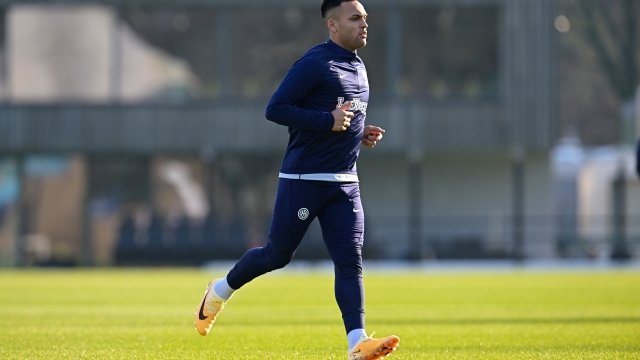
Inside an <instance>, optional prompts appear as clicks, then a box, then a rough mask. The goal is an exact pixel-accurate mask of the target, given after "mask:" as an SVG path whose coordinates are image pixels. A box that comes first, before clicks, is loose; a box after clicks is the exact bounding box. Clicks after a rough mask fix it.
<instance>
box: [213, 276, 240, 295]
mask: <svg viewBox="0 0 640 360" xmlns="http://www.w3.org/2000/svg"><path fill="white" fill-rule="evenodd" d="M213 291H214V292H215V293H216V295H218V297H220V298H222V300H229V299H231V296H233V293H234V292H235V291H236V289H234V288H232V287H231V286H229V283H227V278H226V277H225V278H223V279H222V280H220V281H218V282H217V283H215V284H214V285H213Z"/></svg>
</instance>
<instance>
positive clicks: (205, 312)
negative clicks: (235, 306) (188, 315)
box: [195, 279, 227, 336]
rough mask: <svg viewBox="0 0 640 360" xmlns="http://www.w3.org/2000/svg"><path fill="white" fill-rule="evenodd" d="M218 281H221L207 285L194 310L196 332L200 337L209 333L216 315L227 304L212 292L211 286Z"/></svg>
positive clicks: (215, 281) (214, 281)
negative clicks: (198, 304) (200, 300)
mask: <svg viewBox="0 0 640 360" xmlns="http://www.w3.org/2000/svg"><path fill="white" fill-rule="evenodd" d="M220 280H222V279H216V280H213V281H212V282H210V283H209V285H208V286H207V290H206V291H205V292H204V297H203V298H202V302H201V303H200V306H198V308H197V309H196V314H195V315H196V321H195V324H196V330H198V332H199V333H200V335H202V336H205V335H207V334H208V333H209V330H211V326H212V325H213V322H214V321H216V317H218V314H219V313H220V311H222V309H224V305H225V304H226V303H227V301H226V300H223V299H221V298H219V297H218V295H216V293H215V292H214V291H213V285H215V283H217V282H218V281H220Z"/></svg>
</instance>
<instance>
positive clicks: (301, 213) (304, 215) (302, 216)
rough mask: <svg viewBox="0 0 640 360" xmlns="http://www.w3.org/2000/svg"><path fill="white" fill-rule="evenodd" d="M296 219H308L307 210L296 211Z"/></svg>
mask: <svg viewBox="0 0 640 360" xmlns="http://www.w3.org/2000/svg"><path fill="white" fill-rule="evenodd" d="M298 217H299V218H300V220H307V218H308V217H309V209H307V208H302V209H300V210H298Z"/></svg>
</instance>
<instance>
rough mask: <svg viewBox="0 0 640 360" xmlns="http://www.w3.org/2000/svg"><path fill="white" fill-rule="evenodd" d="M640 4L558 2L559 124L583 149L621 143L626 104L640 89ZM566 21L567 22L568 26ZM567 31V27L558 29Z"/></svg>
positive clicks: (621, 0) (623, 1) (631, 0)
mask: <svg viewBox="0 0 640 360" xmlns="http://www.w3.org/2000/svg"><path fill="white" fill-rule="evenodd" d="M639 5H640V2H639V1H637V0H560V1H559V3H558V12H559V14H561V15H562V16H559V17H558V19H560V18H562V17H563V16H566V18H564V20H565V21H567V23H566V24H558V19H556V28H557V29H558V31H560V32H561V33H562V34H561V35H560V37H559V40H560V49H559V51H560V72H559V77H560V79H559V80H560V108H559V110H560V112H559V118H560V124H561V126H562V129H563V131H562V132H563V135H578V136H579V137H580V138H581V139H582V141H583V142H584V143H585V144H588V145H603V144H612V143H616V142H618V141H620V138H621V136H620V135H621V134H622V132H621V131H620V129H621V127H620V126H621V125H622V124H621V121H620V120H621V109H622V104H623V103H624V102H625V101H626V100H629V99H630V98H632V97H633V94H634V92H635V87H636V86H637V85H638V82H639V81H640V79H639V73H638V66H639V65H640V59H639V58H638V54H637V50H638V40H639V39H638V36H637V31H638V28H637V21H638V19H640V9H639ZM567 18H568V20H567ZM558 25H563V26H560V27H559V26H558Z"/></svg>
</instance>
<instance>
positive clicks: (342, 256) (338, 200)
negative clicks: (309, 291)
mask: <svg viewBox="0 0 640 360" xmlns="http://www.w3.org/2000/svg"><path fill="white" fill-rule="evenodd" d="M316 217H317V218H318V220H319V222H320V227H321V228H322V237H323V239H324V243H325V245H326V246H327V250H328V251H329V254H330V255H331V259H332V260H333V263H334V267H335V296H336V301H337V303H338V307H339V308H340V311H341V313H342V319H343V321H344V325H345V329H346V331H347V333H349V332H350V331H351V330H353V329H364V287H363V283H362V252H361V249H362V242H363V234H364V211H363V210H362V203H361V202H360V187H359V185H358V183H335V182H327V181H309V180H292V179H280V181H279V183H278V194H277V196H276V204H275V209H274V212H273V218H272V220H271V228H270V230H269V240H268V241H267V245H265V246H264V247H260V248H254V249H251V250H249V251H247V253H245V254H244V256H243V257H242V258H241V259H240V261H238V262H237V263H236V265H235V266H234V267H233V269H231V271H230V272H229V274H228V275H227V282H228V283H229V286H231V287H232V288H234V289H239V288H241V287H242V286H243V285H244V284H246V283H248V282H249V281H251V280H253V279H255V278H256V277H258V276H260V275H262V274H265V273H267V272H269V271H273V270H276V269H280V268H283V267H285V266H286V265H287V264H288V263H289V262H290V261H291V259H292V258H293V255H294V253H295V251H296V249H297V248H298V246H299V245H300V242H301V241H302V238H303V236H304V234H305V232H306V231H307V229H308V228H309V224H311V222H312V221H313V219H315V218H316Z"/></svg>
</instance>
